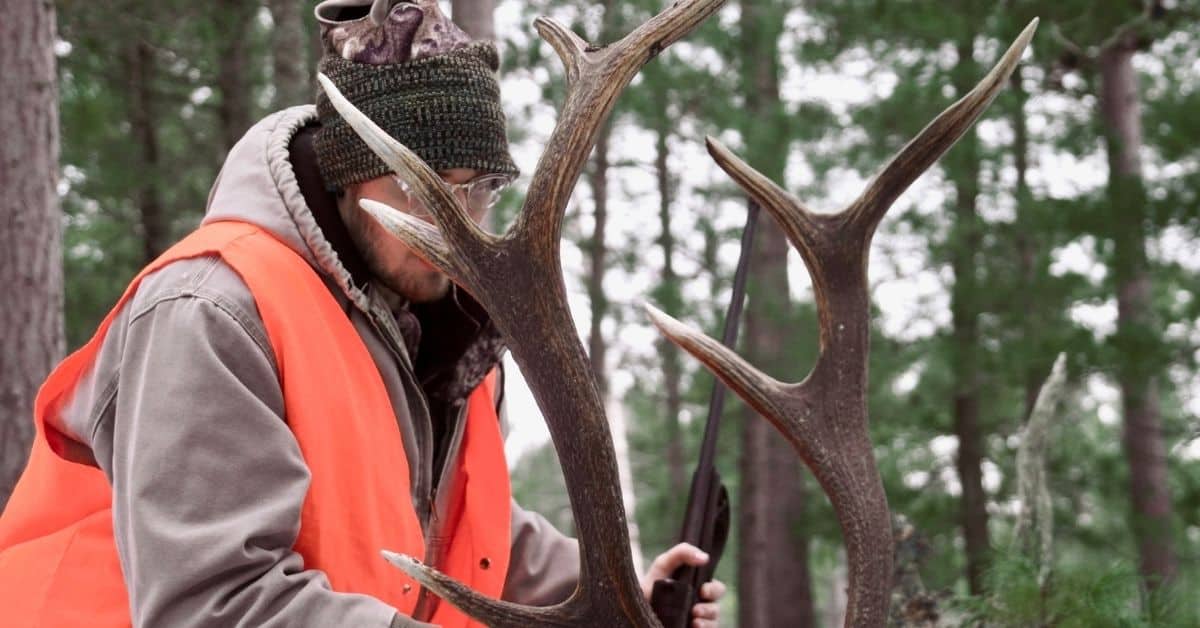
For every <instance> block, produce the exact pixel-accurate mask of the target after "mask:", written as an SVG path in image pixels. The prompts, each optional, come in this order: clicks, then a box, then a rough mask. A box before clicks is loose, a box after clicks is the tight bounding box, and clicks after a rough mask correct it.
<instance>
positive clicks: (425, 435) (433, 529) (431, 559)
mask: <svg viewBox="0 0 1200 628" xmlns="http://www.w3.org/2000/svg"><path fill="white" fill-rule="evenodd" d="M390 316H391V312H390V311H387V308H386V306H382V305H381V304H380V302H379V301H376V300H375V299H374V298H372V303H371V316H370V317H369V318H370V320H371V323H372V327H374V328H375V331H376V333H378V334H379V335H380V336H382V337H383V339H384V341H385V344H386V345H387V347H388V350H389V351H391V353H392V355H393V356H395V357H396V359H397V362H398V363H399V364H400V369H399V370H400V372H401V373H402V375H403V376H404V377H405V378H406V379H407V381H406V382H405V384H406V387H407V388H408V389H409V390H415V391H416V392H417V397H418V399H419V401H420V406H421V410H422V414H423V416H424V419H425V420H424V421H420V422H419V423H420V426H419V429H420V430H421V442H420V443H419V444H418V447H417V450H418V451H419V452H421V462H422V464H421V467H422V476H423V478H422V479H423V480H425V481H423V482H420V484H421V485H422V488H424V489H425V491H424V493H425V499H426V500H427V501H426V502H425V504H424V506H425V507H426V509H427V510H428V512H429V518H428V520H427V523H426V526H425V539H426V550H425V555H424V556H423V557H422V560H423V561H424V562H425V564H426V565H429V566H430V567H432V568H434V569H440V568H441V565H440V564H436V563H440V562H441V560H440V557H435V556H433V555H432V554H433V553H434V552H433V550H434V549H435V547H434V544H432V543H430V542H429V540H430V539H440V538H441V537H442V536H443V534H442V533H443V532H444V531H443V530H441V526H442V524H443V523H444V522H443V521H442V520H441V518H440V517H439V516H438V514H439V508H438V502H437V497H438V489H436V488H434V487H435V486H437V487H439V488H444V487H445V481H446V480H447V474H448V473H449V470H450V468H451V466H452V465H451V464H450V463H451V461H452V460H456V459H457V457H458V454H459V449H460V448H461V443H462V433H463V429H464V428H465V426H466V412H467V404H466V403H464V404H462V407H461V408H460V409H459V411H458V416H457V420H456V421H455V422H454V426H453V431H452V432H451V434H450V435H449V438H450V443H448V444H447V449H446V455H445V456H444V457H443V459H442V462H441V468H440V469H433V453H434V452H433V448H434V443H433V423H432V421H433V417H432V414H431V413H430V411H429V404H428V402H426V400H425V395H424V393H423V392H422V391H421V387H420V383H419V382H418V381H417V376H416V369H415V367H414V366H413V364H412V361H411V359H410V358H409V356H408V351H407V350H405V349H404V348H403V344H398V342H397V339H398V338H399V337H400V333H399V330H398V329H395V322H394V321H392V320H389V318H388V317H390ZM414 423H417V421H415V420H414ZM426 460H428V461H429V462H428V463H426V462H425V461H426ZM425 469H428V473H425ZM435 472H436V473H437V482H436V484H435V483H434V482H433V477H434V473H435ZM438 549H440V548H438ZM439 601H440V600H439V599H438V598H436V597H434V596H433V595H432V593H431V592H430V591H429V590H428V589H426V588H425V587H421V588H420V591H419V592H418V594H417V604H416V606H415V607H414V610H413V618H414V619H416V620H418V621H423V620H426V619H429V618H430V617H432V615H433V613H434V611H436V610H437V605H438V602H439Z"/></svg>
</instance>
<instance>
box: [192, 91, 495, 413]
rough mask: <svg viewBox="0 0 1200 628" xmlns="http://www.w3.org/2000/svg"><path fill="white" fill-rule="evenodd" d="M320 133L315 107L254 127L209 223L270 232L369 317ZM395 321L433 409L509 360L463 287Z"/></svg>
mask: <svg viewBox="0 0 1200 628" xmlns="http://www.w3.org/2000/svg"><path fill="white" fill-rule="evenodd" d="M317 128H319V122H318V118H317V110H316V107H315V106H313V105H304V106H299V107H291V108H289V109H284V110H283V111H280V112H277V113H274V114H271V115H269V116H267V117H266V118H264V119H262V120H261V121H259V123H258V124H255V125H254V126H253V127H251V128H250V130H249V131H247V132H246V135H245V136H243V137H242V139H241V140H239V141H238V143H237V144H235V145H234V147H233V149H231V150H230V151H229V156H228V157H226V159H225V164H224V166H222V167H221V172H220V174H218V175H217V180H216V182H215V183H214V184H213V188H212V191H211V192H210V193H209V198H208V208H207V211H206V212H205V216H204V223H205V224H207V223H210V222H216V221H219V220H240V221H243V222H249V223H251V224H254V225H257V226H259V227H261V228H263V229H265V230H267V231H268V232H270V233H272V234H273V235H275V236H276V237H277V238H279V239H280V240H281V241H283V242H284V243H285V244H287V245H288V246H289V247H291V248H292V249H293V250H294V251H296V252H297V253H299V254H300V255H301V256H302V257H303V258H304V259H305V260H306V261H307V262H308V263H309V264H310V265H312V266H313V268H315V269H316V270H317V271H318V272H319V273H320V274H321V275H322V276H323V277H325V279H326V282H327V283H332V284H333V285H334V286H336V289H337V290H339V291H340V292H341V293H342V294H344V295H345V297H346V298H348V299H349V300H350V302H351V303H353V304H354V305H355V306H356V307H357V308H358V309H359V310H361V311H362V312H364V313H368V314H369V313H370V312H371V310H372V307H371V302H372V300H371V297H370V295H369V294H368V291H369V290H370V289H371V285H372V284H373V283H374V282H372V281H371V275H370V272H369V271H368V270H367V268H366V267H365V264H364V263H363V260H362V258H361V256H360V255H359V254H358V251H357V249H356V248H355V247H354V245H353V243H352V242H351V241H350V237H349V233H348V232H347V231H346V227H345V225H343V224H342V220H341V217H340V216H339V215H338V213H337V202H336V199H335V198H334V196H333V194H332V193H331V192H330V191H329V190H328V189H326V187H325V185H324V182H323V180H322V179H321V176H320V173H319V170H318V168H317V165H316V155H315V152H314V148H313V145H312V139H313V136H314V135H315V131H316V129H317ZM377 305H378V304H377ZM393 315H395V316H396V317H397V322H398V323H399V324H400V326H401V328H402V329H404V331H405V332H406V333H405V334H404V336H405V341H406V342H405V344H406V345H411V346H408V350H409V353H410V355H411V354H413V353H415V354H416V359H415V360H414V370H415V374H416V376H417V378H418V380H419V381H420V382H421V385H422V388H423V389H424V390H425V393H426V395H427V397H428V400H429V402H430V404H431V406H432V407H433V408H432V409H433V410H434V411H435V412H436V411H440V410H441V409H443V408H446V409H449V408H452V407H454V406H456V405H457V404H459V403H461V402H464V401H465V399H466V397H467V395H469V394H470V392H471V391H472V390H473V389H474V388H475V387H476V386H477V385H479V383H480V382H481V381H483V378H484V376H485V375H487V373H488V371H490V370H491V369H492V368H493V367H495V366H496V364H497V363H498V362H499V360H500V356H501V355H502V354H503V351H504V342H503V339H502V338H501V336H500V333H499V331H497V330H496V326H495V323H493V322H492V320H491V317H490V316H488V314H487V312H486V311H485V310H484V309H483V307H482V306H480V305H479V303H478V302H477V301H475V299H474V298H472V297H471V296H470V295H469V294H467V293H466V292H465V291H462V290H457V289H454V290H451V291H450V293H449V294H448V295H447V296H446V297H444V298H442V299H440V300H438V301H434V302H432V303H421V304H411V305H408V306H407V307H404V308H402V310H401V311H394V312H393ZM414 327H415V333H409V332H413V330H414ZM435 423H436V422H435Z"/></svg>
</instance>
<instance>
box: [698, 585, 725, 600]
mask: <svg viewBox="0 0 1200 628" xmlns="http://www.w3.org/2000/svg"><path fill="white" fill-rule="evenodd" d="M724 596H725V583H724V582H721V581H720V580H712V581H710V582H705V583H704V584H702V585H700V597H701V598H702V599H704V600H707V601H709V602H716V601H717V600H719V599H721V598H722V597H724ZM697 606H699V605H697Z"/></svg>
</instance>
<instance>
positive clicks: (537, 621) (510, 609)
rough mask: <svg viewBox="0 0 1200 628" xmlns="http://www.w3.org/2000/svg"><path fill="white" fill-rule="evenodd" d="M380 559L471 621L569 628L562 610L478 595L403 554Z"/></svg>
mask: <svg viewBox="0 0 1200 628" xmlns="http://www.w3.org/2000/svg"><path fill="white" fill-rule="evenodd" d="M382 554H383V557H384V558H385V559H386V560H387V561H388V562H389V563H391V564H392V565H394V566H395V567H397V568H398V569H400V571H403V572H404V573H405V574H407V575H408V576H409V577H410V578H412V579H413V580H416V581H417V582H418V583H419V584H420V585H421V586H423V587H425V588H426V589H429V590H430V591H432V592H433V593H434V594H436V595H437V596H438V597H440V598H442V599H443V600H445V601H447V602H450V603H451V604H453V605H454V606H455V607H456V608H458V609H459V610H461V611H463V612H464V613H466V614H468V615H470V616H472V617H487V618H489V619H488V622H489V625H491V626H497V625H504V626H569V625H571V624H570V622H569V621H567V619H568V618H570V617H572V615H571V614H570V613H564V612H562V611H563V607H561V606H547V607H542V608H533V607H529V606H522V605H520V604H514V603H512V602H505V601H503V600H497V599H493V598H490V597H485V596H482V595H479V594H478V593H476V592H475V591H473V590H471V588H470V587H468V586H467V585H465V584H463V583H461V582H459V581H457V580H455V579H454V578H451V577H450V576H447V575H446V574H443V573H441V572H439V571H438V570H436V569H433V568H432V567H430V566H428V565H426V564H424V563H422V562H421V561H419V560H417V559H416V558H413V557H412V556H408V555H406V554H397V553H394V552H389V551H387V550H384V551H383V552H382Z"/></svg>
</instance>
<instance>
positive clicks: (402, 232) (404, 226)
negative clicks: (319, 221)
mask: <svg viewBox="0 0 1200 628" xmlns="http://www.w3.org/2000/svg"><path fill="white" fill-rule="evenodd" d="M358 205H359V207H361V208H362V209H363V211H365V212H367V213H368V214H370V215H371V217H372V218H374V219H375V220H377V221H378V222H379V224H380V225H382V226H383V228H384V229H387V230H388V232H389V233H391V234H392V235H394V236H396V237H397V238H399V240H400V241H401V242H403V243H404V244H405V246H407V247H409V248H410V249H413V250H414V251H416V252H417V254H418V255H420V256H421V257H422V258H424V259H425V260H426V261H428V262H429V263H430V264H433V265H434V266H435V267H437V268H438V269H439V270H441V271H442V272H444V273H446V274H447V275H451V276H454V277H456V279H461V280H466V279H469V277H470V274H469V273H464V272H462V271H461V270H460V269H459V267H458V264H457V263H456V262H455V261H454V257H453V256H452V255H451V254H450V249H449V248H448V247H447V246H446V241H445V239H444V238H443V237H442V232H441V231H438V229H437V227H434V226H433V225H431V224H429V223H427V222H425V221H424V220H421V219H420V218H416V217H414V216H411V215H409V214H406V213H404V212H402V211H399V210H397V209H396V208H395V207H392V206H391V205H388V204H386V203H380V202H379V201H375V200H371V199H369V198H364V199H362V200H360V201H359V202H358ZM463 287H464V288H467V290H468V291H469V292H470V291H471V289H472V286H470V285H465V286H463Z"/></svg>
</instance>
